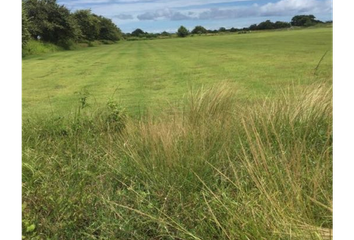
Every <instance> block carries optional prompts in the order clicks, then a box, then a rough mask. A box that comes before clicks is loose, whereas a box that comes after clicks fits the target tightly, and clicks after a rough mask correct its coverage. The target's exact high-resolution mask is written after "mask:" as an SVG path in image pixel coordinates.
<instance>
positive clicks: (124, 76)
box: [23, 29, 332, 116]
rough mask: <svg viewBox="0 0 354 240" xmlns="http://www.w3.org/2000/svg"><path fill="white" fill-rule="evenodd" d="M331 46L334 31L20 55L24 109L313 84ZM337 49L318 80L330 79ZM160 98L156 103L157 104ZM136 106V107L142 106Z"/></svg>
mask: <svg viewBox="0 0 354 240" xmlns="http://www.w3.org/2000/svg"><path fill="white" fill-rule="evenodd" d="M331 46H332V29H304V30H298V31H280V32H267V33H266V32H265V33H254V34H244V35H238V34H234V35H225V36H213V37H193V38H186V39H166V40H154V41H135V42H123V43H119V44H116V45H110V46H101V47H98V48H87V49H82V50H77V51H68V52H58V53H53V54H46V55H42V56H38V57H30V58H27V59H25V60H23V113H24V116H27V115H28V114H29V113H39V114H42V113H47V112H49V111H54V112H58V113H63V112H67V111H68V110H72V104H73V103H74V102H76V99H77V96H76V95H75V94H74V93H75V92H79V91H82V90H83V88H86V89H87V91H89V92H90V94H91V99H92V102H97V103H98V104H100V103H106V102H107V99H108V98H109V97H110V96H112V95H113V93H114V92H115V90H117V91H116V94H115V97H116V98H119V99H120V100H121V101H122V104H123V105H124V106H125V107H128V108H129V109H130V111H138V109H139V108H140V107H141V108H145V107H147V106H148V107H149V108H151V106H157V105H161V103H166V101H175V100H178V99H180V98H181V97H182V95H183V94H184V93H185V92H186V91H187V90H188V89H189V88H190V87H191V86H200V85H210V84H213V83H217V84H219V83H220V82H230V83H232V84H234V85H236V86H237V88H238V90H239V92H240V93H239V94H240V98H247V99H249V98H256V97H262V96H264V95H266V94H269V93H270V92H273V93H274V92H275V93H276V92H277V91H278V90H279V89H282V88H284V85H286V84H290V83H291V82H300V83H308V82H311V81H313V72H314V68H315V67H316V65H317V63H318V61H319V59H320V58H321V57H322V55H323V54H324V53H325V52H326V51H327V50H331ZM331 66H332V52H331V51H330V52H329V53H328V54H327V56H326V57H325V58H324V60H323V62H322V64H321V67H320V69H319V74H318V75H319V76H317V79H318V78H320V79H327V80H328V79H331V75H332V68H331ZM157 103H158V104H157ZM138 107H139V108H138Z"/></svg>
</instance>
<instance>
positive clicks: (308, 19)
mask: <svg viewBox="0 0 354 240" xmlns="http://www.w3.org/2000/svg"><path fill="white" fill-rule="evenodd" d="M315 18H316V17H315V16H314V15H296V16H294V17H293V18H292V19H291V25H292V26H305V27H308V26H312V25H315V24H316V23H322V22H321V21H318V20H315Z"/></svg>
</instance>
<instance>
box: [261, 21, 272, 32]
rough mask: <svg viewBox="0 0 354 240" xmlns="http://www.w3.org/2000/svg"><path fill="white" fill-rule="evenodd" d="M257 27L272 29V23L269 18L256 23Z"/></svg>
mask: <svg viewBox="0 0 354 240" xmlns="http://www.w3.org/2000/svg"><path fill="white" fill-rule="evenodd" d="M257 29H259V30H265V29H274V23H273V22H271V21H270V20H267V21H265V22H261V23H260V24H258V25H257Z"/></svg>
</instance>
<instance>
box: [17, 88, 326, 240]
mask: <svg viewBox="0 0 354 240" xmlns="http://www.w3.org/2000/svg"><path fill="white" fill-rule="evenodd" d="M300 89H303V88H300ZM235 92H236V91H235V89H234V87H232V86H229V85H224V86H221V87H220V86H219V87H214V88H211V89H207V90H198V91H193V90H191V91H190V94H189V95H188V96H187V97H186V100H185V102H184V104H182V105H181V106H176V107H173V106H171V107H170V108H169V109H167V110H166V111H163V113H162V114H160V115H154V116H152V115H149V114H147V115H144V116H142V117H141V118H138V119H137V118H130V117H129V116H127V114H126V113H125V112H124V110H123V109H121V108H120V107H119V106H120V105H119V104H118V103H116V102H114V101H109V103H108V105H107V107H106V108H105V109H98V110H95V111H94V108H93V106H92V105H91V107H88V106H89V104H90V95H89V94H88V93H87V92H85V91H83V92H80V93H79V94H78V95H76V97H77V99H78V102H79V106H78V108H77V110H76V112H75V114H74V115H68V116H64V115H63V116H55V115H53V116H51V117H47V118H39V119H36V118H27V119H26V120H25V121H24V122H23V170H22V173H23V205H24V210H23V226H24V232H23V234H24V235H25V238H26V239H47V238H50V239H328V237H329V234H330V233H329V230H328V229H330V228H332V100H331V99H332V98H331V88H330V87H328V84H320V85H318V84H316V85H311V86H309V87H307V88H305V89H303V90H299V88H298V87H297V88H290V89H289V90H288V91H284V93H283V97H280V98H278V99H277V100H272V101H270V100H264V101H261V102H259V103H255V102H253V103H249V104H245V103H244V102H240V101H238V100H237V97H235Z"/></svg>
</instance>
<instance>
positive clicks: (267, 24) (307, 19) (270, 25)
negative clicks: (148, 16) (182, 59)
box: [123, 15, 331, 39]
mask: <svg viewBox="0 0 354 240" xmlns="http://www.w3.org/2000/svg"><path fill="white" fill-rule="evenodd" d="M330 22H331V21H327V22H326V23H330ZM318 23H324V22H322V21H319V20H316V17H315V16H314V15H296V16H294V17H293V18H292V19H291V22H282V21H276V22H272V21H270V20H266V21H264V22H261V23H259V24H252V25H250V26H249V27H244V28H234V27H232V28H229V29H226V28H225V27H221V28H219V29H217V30H209V29H206V28H205V27H203V26H196V27H195V28H194V29H193V30H192V31H189V30H188V29H187V28H186V27H184V26H181V27H180V28H179V29H178V30H177V36H179V37H186V36H188V35H191V34H192V35H194V34H198V35H201V34H207V33H225V32H238V33H245V32H248V31H255V30H270V29H284V28H290V27H293V26H298V27H309V26H313V25H316V24H318ZM123 35H124V37H125V38H127V39H131V38H146V39H151V38H158V37H168V36H171V35H172V33H168V32H166V31H164V32H162V33H148V32H144V31H143V30H142V29H140V28H138V29H136V30H134V31H133V32H131V33H126V34H123Z"/></svg>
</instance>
